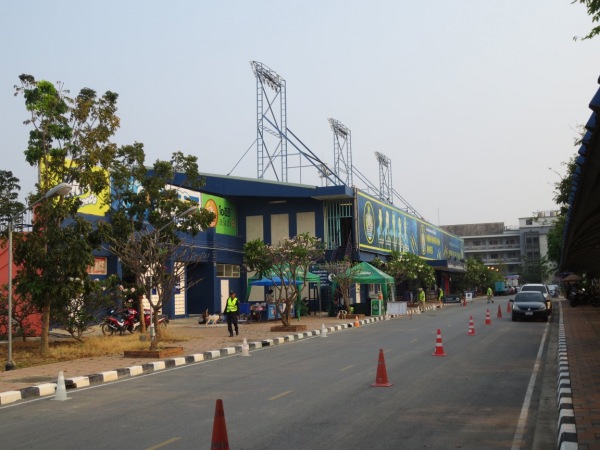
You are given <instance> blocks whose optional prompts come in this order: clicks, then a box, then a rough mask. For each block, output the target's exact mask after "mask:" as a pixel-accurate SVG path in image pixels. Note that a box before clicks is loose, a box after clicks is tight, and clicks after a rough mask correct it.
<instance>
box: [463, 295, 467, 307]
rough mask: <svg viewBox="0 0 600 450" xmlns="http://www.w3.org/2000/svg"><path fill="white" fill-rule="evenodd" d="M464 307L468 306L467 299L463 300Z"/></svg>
mask: <svg viewBox="0 0 600 450" xmlns="http://www.w3.org/2000/svg"><path fill="white" fill-rule="evenodd" d="M463 306H467V297H465V298H463Z"/></svg>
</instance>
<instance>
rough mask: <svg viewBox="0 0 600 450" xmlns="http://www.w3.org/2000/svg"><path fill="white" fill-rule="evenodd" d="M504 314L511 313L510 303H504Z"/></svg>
mask: <svg viewBox="0 0 600 450" xmlns="http://www.w3.org/2000/svg"><path fill="white" fill-rule="evenodd" d="M506 312H507V313H509V312H512V305H511V304H510V302H507V303H506Z"/></svg>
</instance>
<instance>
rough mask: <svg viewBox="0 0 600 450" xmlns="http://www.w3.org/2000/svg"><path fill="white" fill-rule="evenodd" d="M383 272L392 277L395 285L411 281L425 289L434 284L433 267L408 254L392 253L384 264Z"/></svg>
mask: <svg viewBox="0 0 600 450" xmlns="http://www.w3.org/2000/svg"><path fill="white" fill-rule="evenodd" d="M385 271H386V272H387V273H388V274H389V275H391V276H392V277H394V280H395V282H396V284H400V283H402V282H404V281H412V282H414V283H415V284H417V285H420V286H425V287H427V286H432V285H433V284H434V283H435V271H434V269H433V267H431V266H430V265H429V264H427V263H426V262H425V260H423V259H422V258H420V257H419V256H417V255H415V254H413V253H409V252H406V253H399V252H397V251H393V252H392V253H391V254H390V256H389V258H388V261H387V263H386V264H385Z"/></svg>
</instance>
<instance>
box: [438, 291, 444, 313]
mask: <svg viewBox="0 0 600 450" xmlns="http://www.w3.org/2000/svg"><path fill="white" fill-rule="evenodd" d="M438 306H439V308H440V309H442V308H443V307H444V290H443V289H442V287H441V286H440V288H439V289H438Z"/></svg>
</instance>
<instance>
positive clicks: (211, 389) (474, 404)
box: [0, 303, 556, 449]
mask: <svg viewBox="0 0 600 450" xmlns="http://www.w3.org/2000/svg"><path fill="white" fill-rule="evenodd" d="M503 304H504V303H503ZM490 306H491V307H490ZM492 307H493V308H496V307H497V304H495V305H486V304H485V303H483V304H478V305H470V306H469V307H467V308H450V309H447V310H444V311H443V313H440V312H437V311H433V312H430V313H427V314H423V315H419V316H417V317H415V318H414V319H413V320H410V321H407V320H403V321H384V322H378V323H375V324H372V325H369V326H365V327H359V328H356V329H352V330H348V331H347V332H344V333H339V334H331V335H330V336H329V337H327V338H320V337H315V338H313V339H308V340H304V341H300V342H298V343H296V344H293V345H287V346H281V347H276V348H270V349H264V350H259V351H255V352H252V354H251V356H250V357H243V356H239V355H236V356H232V357H229V358H222V359H219V360H214V361H210V362H205V363H201V364H197V365H193V366H185V367H182V368H180V369H176V370H171V371H168V372H164V373H161V374H156V375H153V376H148V377H141V378H135V379H131V380H128V381H125V382H119V383H114V384H110V385H106V386H101V387H98V388H94V389H88V390H78V391H75V392H69V396H70V397H71V399H70V400H68V401H65V402H57V401H52V400H49V399H43V400H37V401H35V402H26V403H22V404H18V405H15V406H14V407H9V408H5V409H3V410H2V411H1V412H0V435H1V436H2V437H3V441H4V444H3V446H4V445H7V448H15V449H17V448H64V449H70V448H85V449H93V448H103V449H107V448H119V449H120V448H128V449H131V448H147V449H149V448H170V449H176V448H177V449H179V448H192V447H198V448H208V447H209V445H210V440H211V432H212V426H213V421H214V410H215V400H216V399H223V403H224V408H225V416H226V422H227V430H228V435H229V442H230V445H231V447H232V448H246V449H280V448H284V447H288V448H293V449H319V448H350V449H354V448H382V449H385V448H390V449H391V448H394V449H397V448H407V449H413V448H440V449H442V448H461V449H471V448H472V449H481V448H504V449H508V448H523V449H528V448H554V447H555V446H556V433H554V434H552V435H551V436H545V435H544V434H542V435H540V433H538V435H537V436H536V433H535V431H536V429H537V430H542V429H543V428H544V427H548V429H551V428H552V424H556V418H554V417H545V416H543V415H541V414H538V407H539V405H540V404H544V403H545V402H549V401H550V400H549V397H550V396H549V395H547V394H544V391H543V390H542V386H543V385H544V384H546V385H547V384H548V382H546V383H544V380H545V377H544V370H543V369H544V368H545V365H546V352H547V348H548V345H547V342H548V341H549V337H550V334H551V331H552V327H553V326H555V324H554V323H553V324H549V325H546V324H544V323H512V322H511V321H510V318H508V317H506V314H505V317H504V318H503V319H497V318H496V311H495V310H492ZM488 308H489V310H490V313H491V314H490V315H491V320H492V324H491V325H484V321H485V313H486V309H488ZM471 315H472V316H473V318H474V323H475V330H476V333H477V334H476V336H467V330H468V324H469V316H471ZM437 329H440V330H441V332H442V345H443V349H444V351H445V353H447V356H445V357H439V356H432V353H433V352H434V349H435V342H436V331H437ZM379 349H383V350H384V355H385V367H386V371H387V374H388V379H389V381H390V382H391V383H393V386H391V387H371V384H372V383H373V382H374V381H375V376H376V372H377V367H378V366H377V363H378V356H379ZM536 361H537V362H538V364H536ZM538 367H539V371H536V368H538ZM555 374H556V371H554V375H555ZM554 380H555V378H554ZM552 387H553V388H554V391H553V392H554V394H555V393H556V390H555V387H554V386H552ZM528 402H530V406H531V408H527V403H528ZM524 405H525V407H524ZM545 406H548V405H547V404H545ZM554 411H555V409H554ZM521 434H522V438H521V436H520V435H521Z"/></svg>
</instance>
